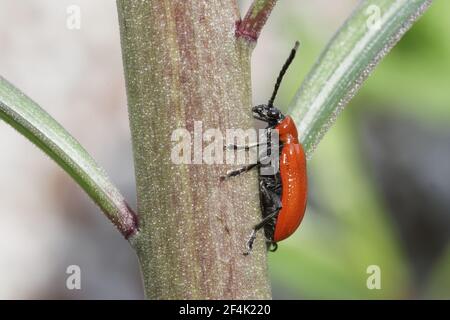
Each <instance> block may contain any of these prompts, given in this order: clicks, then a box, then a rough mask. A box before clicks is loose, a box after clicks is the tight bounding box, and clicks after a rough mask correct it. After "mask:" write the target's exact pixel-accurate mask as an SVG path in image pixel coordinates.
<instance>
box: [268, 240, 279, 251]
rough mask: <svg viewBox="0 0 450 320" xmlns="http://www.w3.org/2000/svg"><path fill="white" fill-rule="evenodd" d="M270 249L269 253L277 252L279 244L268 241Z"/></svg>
mask: <svg viewBox="0 0 450 320" xmlns="http://www.w3.org/2000/svg"><path fill="white" fill-rule="evenodd" d="M267 244H268V247H269V251H270V252H275V251H277V249H278V244H277V243H276V242H273V241H267Z"/></svg>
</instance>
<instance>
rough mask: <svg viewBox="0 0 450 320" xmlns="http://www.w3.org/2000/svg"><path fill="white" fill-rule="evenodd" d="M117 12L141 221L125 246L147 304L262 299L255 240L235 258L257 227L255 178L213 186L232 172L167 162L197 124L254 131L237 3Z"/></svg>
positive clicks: (260, 257) (166, 2)
mask: <svg viewBox="0 0 450 320" xmlns="http://www.w3.org/2000/svg"><path fill="white" fill-rule="evenodd" d="M117 5H118V13H119V22H120V27H121V39H122V51H123V61H124V66H125V78H126V85H127V95H128V107H129V117H130V125H131V132H132V140H133V150H134V158H135V169H136V182H137V195H138V216H139V219H140V232H139V234H138V235H137V236H136V238H135V239H134V240H133V241H134V245H135V248H136V249H137V252H138V256H139V260H140V264H141V269H142V273H143V277H144V283H145V291H146V294H147V297H148V298H153V299H249V298H252V299H261V298H269V297H270V287H269V282H268V277H267V266H266V253H265V245H264V241H263V239H262V236H261V237H258V241H257V243H256V248H255V250H254V252H253V254H252V255H251V256H247V257H245V256H244V255H243V254H242V253H243V251H244V250H245V243H246V240H247V239H248V236H249V234H250V232H251V228H252V226H253V224H254V223H256V222H257V221H258V220H259V219H261V212H260V209H259V200H258V183H257V173H256V172H249V173H247V174H246V177H245V179H239V178H237V179H230V180H228V181H224V182H220V180H219V177H220V175H222V174H223V173H224V172H225V171H226V170H228V169H230V168H231V166H229V165H219V164H215V165H207V164H204V163H201V164H181V165H179V164H174V163H173V162H172V160H171V151H172V148H173V146H174V142H172V141H171V136H172V133H173V131H174V130H175V129H178V128H186V129H187V130H188V131H189V132H191V135H192V138H194V137H193V131H194V127H196V124H195V122H196V121H201V124H202V127H203V132H204V131H205V130H207V129H209V128H214V129H219V130H220V131H221V132H222V133H224V134H225V132H226V129H230V128H242V129H244V130H245V129H247V128H252V127H253V120H252V117H251V112H250V110H251V104H252V101H251V87H250V86H251V81H250V54H251V50H252V47H251V46H250V45H249V43H248V42H247V41H245V40H242V39H240V38H237V37H236V35H235V31H236V30H235V26H236V23H237V22H238V21H239V13H238V8H237V5H236V1H235V0H195V1H193V0H191V1H186V0H161V1H152V0H141V1H127V0H118V1H117ZM197 126H198V124H197ZM197 128H198V127H197ZM200 134H202V133H200ZM200 137H201V136H200ZM221 146H222V145H221ZM190 158H193V152H192V153H191V157H190Z"/></svg>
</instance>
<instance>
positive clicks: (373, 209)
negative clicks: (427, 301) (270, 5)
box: [254, 0, 450, 299]
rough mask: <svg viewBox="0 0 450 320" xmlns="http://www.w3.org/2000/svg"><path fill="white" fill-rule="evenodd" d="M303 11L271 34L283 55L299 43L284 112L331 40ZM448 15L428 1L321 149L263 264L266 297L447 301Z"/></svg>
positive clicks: (309, 10)
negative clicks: (289, 220) (284, 232)
mask: <svg viewBox="0 0 450 320" xmlns="http://www.w3.org/2000/svg"><path fill="white" fill-rule="evenodd" d="M319 2H320V3H321V5H324V7H326V8H329V5H331V4H330V1H328V6H327V5H326V4H324V2H325V1H319ZM348 5H349V7H352V6H354V4H350V3H348ZM319 6H320V5H319ZM331 6H332V5H331ZM299 7H300V8H301V5H299ZM313 7H314V6H308V5H306V12H303V16H301V15H300V17H299V14H298V13H297V12H296V11H295V10H294V11H290V10H286V9H288V8H285V10H284V11H283V12H277V16H278V15H279V16H282V15H284V18H283V19H280V20H279V21H278V22H279V24H278V25H276V26H274V25H273V24H272V27H273V28H275V29H277V31H275V32H276V35H277V36H278V37H280V38H281V39H283V41H285V42H286V43H287V45H286V50H285V52H286V53H287V52H288V49H287V48H288V47H289V44H290V43H292V42H293V39H295V38H299V39H300V41H301V42H302V48H301V53H300V55H299V58H297V60H296V61H295V65H294V67H293V69H292V70H291V71H290V74H289V75H288V77H287V79H286V82H285V83H284V86H283V88H282V91H281V93H282V96H281V98H280V99H279V102H278V104H279V105H281V107H282V108H283V106H284V107H286V106H287V105H288V103H289V101H290V99H291V97H293V95H294V93H295V91H296V89H297V88H298V84H299V82H298V77H297V76H298V75H301V76H300V78H303V77H304V75H305V74H306V72H307V71H308V70H309V69H310V68H311V66H312V64H313V63H314V60H315V58H316V57H317V55H318V53H319V52H320V51H321V49H322V48H323V45H324V43H325V42H326V40H327V39H329V36H330V30H329V29H327V23H323V21H324V20H323V16H322V17H321V18H319V17H317V16H315V17H314V16H313V14H314V12H316V11H314V10H319V11H320V9H317V8H313ZM324 10H326V9H324ZM280 11H282V10H281V9H280ZM344 11H345V10H344ZM336 12H339V10H336ZM345 12H346V11H345ZM448 12H450V2H449V1H439V0H437V1H435V4H434V5H433V6H432V7H431V9H430V10H429V11H428V12H427V13H426V14H425V16H424V17H423V18H422V19H421V20H420V21H419V22H418V23H417V24H416V25H415V26H414V27H413V28H412V29H411V30H410V32H408V33H407V34H406V36H405V37H404V38H403V40H402V41H401V42H400V43H399V44H398V46H397V47H396V48H395V49H394V50H393V51H392V52H391V53H390V54H389V56H388V57H387V58H386V59H385V60H384V61H382V63H381V64H380V65H379V67H378V68H377V69H376V71H375V72H374V73H373V74H372V76H371V77H370V78H369V80H368V81H367V82H366V84H365V85H364V87H363V89H362V90H361V91H360V93H359V94H358V95H357V97H356V98H355V99H354V100H353V101H352V102H351V103H350V105H349V106H347V107H346V109H345V110H344V112H343V113H342V114H341V116H340V117H339V118H338V120H337V122H336V124H335V126H334V127H332V129H331V130H330V131H329V132H328V133H327V134H326V136H325V138H324V139H323V141H322V142H321V143H320V144H319V147H318V149H317V151H316V153H315V154H314V156H313V158H312V160H311V161H310V162H309V179H310V186H311V187H310V201H309V207H308V210H307V213H306V216H305V219H304V220H303V223H302V225H301V227H300V230H299V231H297V233H296V234H295V235H294V236H293V237H291V238H289V239H288V240H286V241H284V242H282V243H280V247H279V250H278V252H276V253H275V254H270V258H269V260H270V272H271V276H272V279H273V287H274V297H275V298H288V299H289V298H294V299H296V298H332V299H335V298H350V299H359V298H364V299H379V298H393V299H409V298H419V299H420V298H438V299H443V298H444V299H448V298H450V247H449V246H448V243H449V241H448V240H449V239H450V201H449V199H450V183H449V182H450V164H449V162H450V108H449V107H450V41H449V38H450V34H449V32H450V20H449V19H448ZM305 16H306V19H303V18H304V17H305ZM334 17H335V19H336V20H338V22H339V20H340V22H341V21H342V20H341V19H343V18H344V14H342V15H341V14H336V15H335V16H334ZM321 19H322V20H321ZM311 20H312V21H313V22H311ZM328 24H333V22H331V23H328ZM336 24H337V23H336ZM320 28H322V29H324V30H322V31H321V30H320ZM322 34H323V35H324V36H323V37H321V35H322ZM286 40H287V41H286ZM278 61H282V60H278ZM254 68H258V66H255V65H254ZM269 79H270V78H269ZM272 79H274V77H272ZM270 83H271V82H270V81H268V84H267V85H265V87H266V90H268V89H267V88H270ZM268 92H270V91H268ZM263 95H264V94H263V93H262V92H261V93H260V98H261V99H263ZM370 265H377V266H379V267H380V270H381V289H380V290H377V289H373V290H369V289H368V288H367V285H366V281H367V279H368V277H369V276H370V274H368V273H367V268H368V266H370Z"/></svg>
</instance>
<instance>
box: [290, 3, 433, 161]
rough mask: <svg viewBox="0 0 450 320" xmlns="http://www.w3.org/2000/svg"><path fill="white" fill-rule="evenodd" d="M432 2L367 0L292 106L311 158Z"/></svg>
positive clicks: (333, 43) (328, 51)
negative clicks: (388, 55) (368, 79)
mask: <svg viewBox="0 0 450 320" xmlns="http://www.w3.org/2000/svg"><path fill="white" fill-rule="evenodd" d="M431 3H432V1H431V0H395V1H393V0H366V1H363V2H362V3H361V4H360V5H359V6H358V8H357V9H356V10H355V12H354V13H353V15H352V16H351V17H350V18H349V19H348V20H347V21H346V22H345V24H344V25H343V26H342V27H341V29H340V30H339V31H338V33H337V34H336V35H335V36H334V38H333V39H332V40H331V42H330V43H329V44H328V46H327V47H326V49H325V51H324V52H323V53H322V55H321V56H320V58H319V60H318V61H317V63H316V64H315V66H314V67H313V69H312V71H311V72H310V73H309V75H308V76H307V78H306V80H305V81H304V82H303V84H302V86H301V88H300V89H299V91H298V93H297V95H296V97H295V98H294V100H293V101H292V103H291V104H290V108H289V112H288V113H290V114H291V115H292V116H293V118H294V119H295V121H296V122H297V123H298V129H299V132H300V134H301V140H302V143H303V144H304V147H305V150H306V153H307V155H308V157H311V155H312V153H313V151H314V149H315V147H316V146H317V144H318V143H319V141H320V139H321V138H322V137H323V135H324V134H325V133H326V131H327V130H328V128H329V127H330V126H331V125H332V124H333V123H334V121H335V120H336V117H337V116H338V114H339V113H340V112H341V111H342V109H343V108H344V107H345V106H346V105H347V104H348V102H349V101H350V99H351V98H352V97H353V96H354V95H355V94H356V92H357V91H358V89H359V88H360V87H361V85H362V84H363V82H364V81H365V80H366V78H367V77H368V76H369V74H370V73H371V71H372V70H373V69H374V68H375V66H376V65H377V64H378V63H379V62H380V61H381V60H382V59H383V57H384V56H385V55H386V54H387V53H388V52H389V51H390V50H391V49H392V48H393V47H394V45H395V44H396V43H397V42H398V41H399V40H400V39H401V37H402V36H403V35H404V34H405V32H406V31H408V29H409V28H410V27H411V26H412V25H413V24H414V22H415V21H416V20H417V19H418V18H419V17H420V16H421V15H422V14H423V13H424V12H425V11H426V9H427V8H428V7H429V6H430V4H431Z"/></svg>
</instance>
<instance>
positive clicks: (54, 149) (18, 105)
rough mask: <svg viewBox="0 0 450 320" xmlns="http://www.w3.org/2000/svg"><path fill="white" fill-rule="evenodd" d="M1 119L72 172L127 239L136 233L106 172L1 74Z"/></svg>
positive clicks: (133, 219) (127, 209) (128, 211)
mask: <svg viewBox="0 0 450 320" xmlns="http://www.w3.org/2000/svg"><path fill="white" fill-rule="evenodd" d="M0 119H3V120H4V121H5V122H7V123H9V124H10V125H11V126H12V127H14V128H15V129H17V131H19V132H20V133H22V134H23V135H24V136H25V137H26V138H28V139H29V140H30V141H31V142H33V143H34V144H35V145H36V146H38V147H39V148H40V149H41V150H43V151H44V152H45V153H46V154H47V155H49V156H50V158H52V159H53V160H55V161H56V162H57V163H58V164H59V166H60V167H61V168H63V169H64V170H65V171H66V172H67V173H68V174H69V175H71V176H72V178H73V179H74V180H75V181H76V182H77V183H78V184H79V185H80V186H81V187H82V188H83V189H84V190H85V191H86V193H87V194H88V195H89V196H90V197H91V198H92V200H94V202H95V203H97V204H98V205H99V206H100V208H101V209H102V210H103V212H104V213H105V215H106V216H107V217H108V218H109V219H110V220H111V221H112V222H113V223H114V225H115V226H116V227H117V228H118V229H119V230H120V232H121V233H122V234H123V235H124V236H125V237H126V238H128V237H130V236H131V235H133V234H134V233H135V232H136V230H137V225H136V223H137V222H136V217H135V215H134V213H133V211H132V210H131V209H130V207H129V206H128V205H127V203H126V202H125V200H124V198H123V196H122V195H121V194H120V192H119V190H118V189H117V188H116V187H115V186H114V184H112V183H111V181H110V180H109V178H108V176H107V175H106V173H105V171H104V170H103V169H102V168H101V167H100V166H99V165H98V164H97V163H95V161H94V160H93V159H92V157H91V156H90V155H89V154H88V153H87V152H86V150H84V149H83V147H82V146H81V145H80V144H79V143H78V142H77V141H76V140H75V139H74V138H73V137H72V136H71V135H70V134H69V133H68V132H67V131H66V130H65V129H64V128H63V127H62V126H61V125H60V124H59V123H58V122H56V121H55V120H54V119H53V118H52V117H51V116H50V115H49V114H48V113H47V112H45V111H44V110H43V109H41V108H40V107H39V106H38V105H37V104H36V103H35V102H34V101H32V100H31V99H30V98H28V97H27V96H25V95H24V94H23V93H22V92H20V91H19V90H18V89H17V88H15V87H14V86H13V85H12V84H10V83H9V82H8V81H6V80H5V79H3V78H2V77H0ZM0 183H1V182H0Z"/></svg>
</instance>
